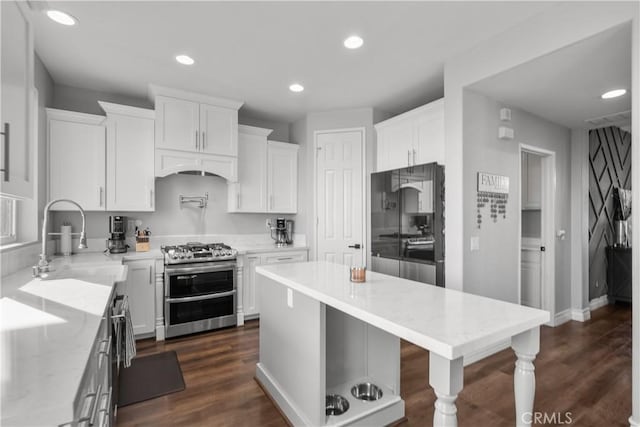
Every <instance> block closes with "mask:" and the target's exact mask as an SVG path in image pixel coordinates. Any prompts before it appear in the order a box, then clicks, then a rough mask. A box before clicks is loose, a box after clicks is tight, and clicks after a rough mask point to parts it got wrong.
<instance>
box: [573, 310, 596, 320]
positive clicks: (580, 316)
mask: <svg viewBox="0 0 640 427" xmlns="http://www.w3.org/2000/svg"><path fill="white" fill-rule="evenodd" d="M589 319H591V308H590V307H587V308H583V309H579V308H572V309H571V320H575V321H577V322H586V321H587V320H589Z"/></svg>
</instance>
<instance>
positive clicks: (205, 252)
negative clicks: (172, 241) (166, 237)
mask: <svg viewBox="0 0 640 427" xmlns="http://www.w3.org/2000/svg"><path fill="white" fill-rule="evenodd" d="M160 250H161V251H162V253H163V254H164V263H165V264H186V263H193V262H210V261H225V260H234V259H236V255H237V254H238V251H236V250H235V249H233V248H231V247H230V246H228V245H225V244H224V243H200V242H189V243H187V244H184V245H173V246H169V245H163V246H161V247H160Z"/></svg>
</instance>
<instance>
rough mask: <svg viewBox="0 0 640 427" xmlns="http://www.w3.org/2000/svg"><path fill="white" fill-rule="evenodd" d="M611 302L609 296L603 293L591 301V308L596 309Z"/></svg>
mask: <svg viewBox="0 0 640 427" xmlns="http://www.w3.org/2000/svg"><path fill="white" fill-rule="evenodd" d="M608 304H609V297H608V296H607V295H602V296H601V297H598V298H594V299H592V300H591V301H589V310H591V311H594V310H597V309H599V308H601V307H604V306H605V305H608Z"/></svg>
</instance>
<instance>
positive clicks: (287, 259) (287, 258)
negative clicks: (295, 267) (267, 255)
mask: <svg viewBox="0 0 640 427" xmlns="http://www.w3.org/2000/svg"><path fill="white" fill-rule="evenodd" d="M276 259H277V260H278V261H290V260H292V259H293V257H290V256H289V257H283V258H276Z"/></svg>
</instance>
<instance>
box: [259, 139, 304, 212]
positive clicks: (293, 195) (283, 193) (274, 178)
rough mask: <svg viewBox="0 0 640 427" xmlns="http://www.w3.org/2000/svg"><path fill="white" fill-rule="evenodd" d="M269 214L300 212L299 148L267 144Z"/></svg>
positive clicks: (270, 142)
mask: <svg viewBox="0 0 640 427" xmlns="http://www.w3.org/2000/svg"><path fill="white" fill-rule="evenodd" d="M267 194H268V196H269V197H268V200H267V203H268V205H267V212H277V213H296V212H297V211H298V146H297V145H296V144H287V143H286V142H277V141H268V142H267Z"/></svg>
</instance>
